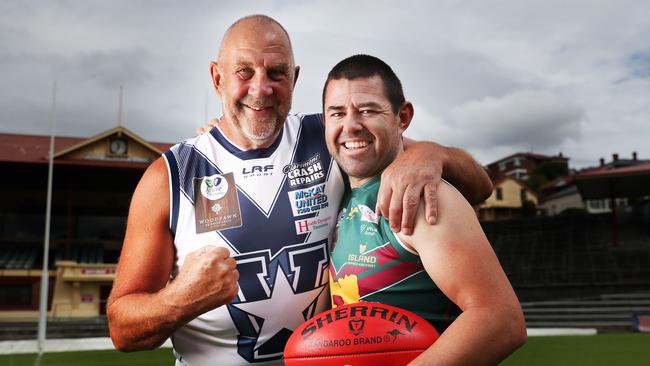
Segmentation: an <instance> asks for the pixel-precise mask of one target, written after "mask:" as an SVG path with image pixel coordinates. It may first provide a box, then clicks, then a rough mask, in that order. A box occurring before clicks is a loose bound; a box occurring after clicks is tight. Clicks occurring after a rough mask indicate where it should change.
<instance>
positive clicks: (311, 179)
mask: <svg viewBox="0 0 650 366" xmlns="http://www.w3.org/2000/svg"><path fill="white" fill-rule="evenodd" d="M282 172H283V173H284V174H286V175H287V182H289V187H291V188H295V187H300V186H306V185H310V184H314V183H318V182H322V181H323V180H325V171H324V170H323V163H322V161H321V159H320V154H315V155H314V156H312V157H311V158H309V160H307V161H304V162H302V163H293V164H289V165H285V166H284V168H283V169H282Z"/></svg>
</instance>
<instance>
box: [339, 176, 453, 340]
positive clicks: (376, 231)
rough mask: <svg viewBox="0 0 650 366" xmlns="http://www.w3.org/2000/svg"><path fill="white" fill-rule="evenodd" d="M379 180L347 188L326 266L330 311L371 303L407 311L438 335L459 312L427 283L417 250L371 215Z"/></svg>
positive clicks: (381, 220) (384, 223)
mask: <svg viewBox="0 0 650 366" xmlns="http://www.w3.org/2000/svg"><path fill="white" fill-rule="evenodd" d="M379 182H380V177H379V176H376V177H374V178H372V180H370V181H368V182H366V183H365V184H363V185H362V186H361V187H358V188H354V189H352V191H351V192H350V193H349V194H348V195H347V197H346V198H345V200H344V202H343V206H344V208H343V209H342V210H341V213H340V214H339V220H338V224H337V234H338V235H337V236H338V238H337V240H336V243H335V246H334V250H333V251H332V257H331V258H332V260H331V263H330V289H331V295H332V307H336V306H337V305H343V304H350V303H355V302H359V301H376V302H380V303H384V304H388V305H393V306H397V307H400V308H403V309H407V310H410V311H412V312H414V313H416V314H418V315H420V316H422V317H423V318H425V319H427V320H429V322H431V323H432V324H433V325H434V326H435V327H436V329H438V331H439V332H442V331H444V330H445V329H446V328H447V326H449V324H450V323H451V322H452V321H453V320H454V319H456V317H457V316H458V315H459V314H460V309H459V308H458V307H457V306H456V305H455V304H454V303H453V302H452V301H451V300H449V298H447V297H446V296H445V295H444V294H443V293H442V291H440V289H438V287H437V286H436V284H435V283H434V282H433V281H432V280H431V277H429V275H428V274H427V272H426V270H425V269H424V267H423V265H422V261H421V260H420V257H419V256H418V254H417V252H415V251H414V250H413V249H411V248H409V247H408V246H406V245H405V244H404V243H402V242H401V241H400V239H399V238H398V237H397V236H396V235H394V233H393V232H392V231H391V230H390V226H389V224H388V221H387V220H386V219H385V218H383V217H378V216H377V215H376V214H375V212H374V211H373V209H374V208H375V204H376V201H377V193H378V191H379ZM431 245H435V243H431Z"/></svg>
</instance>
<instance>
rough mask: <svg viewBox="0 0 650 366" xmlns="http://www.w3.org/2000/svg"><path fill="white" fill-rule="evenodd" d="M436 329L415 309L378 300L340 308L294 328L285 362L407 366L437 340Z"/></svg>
mask: <svg viewBox="0 0 650 366" xmlns="http://www.w3.org/2000/svg"><path fill="white" fill-rule="evenodd" d="M438 336H439V334H438V332H437V331H436V329H435V328H434V327H433V326H432V325H431V324H430V323H429V322H428V321H426V320H425V319H423V318H422V317H420V316H418V315H416V314H413V313H412V312H410V311H406V310H404V309H400V308H397V307H394V306H390V305H385V304H380V303H376V302H360V303H356V304H349V305H343V306H339V307H337V308H335V309H332V310H328V311H326V312H323V313H320V314H318V315H316V316H315V317H313V318H311V319H309V320H307V321H306V322H304V323H303V324H301V325H300V326H299V327H298V328H296V330H295V331H294V332H293V334H292V335H291V337H289V340H288V342H287V346H286V347H285V349H284V363H285V365H286V366H301V365H327V366H332V365H351V366H381V365H386V366H388V365H390V366H396V365H406V364H407V363H409V362H410V361H412V360H413V359H414V358H415V357H417V356H418V355H419V354H420V353H422V351H424V350H426V349H427V348H429V346H431V344H433V342H435V341H436V339H438Z"/></svg>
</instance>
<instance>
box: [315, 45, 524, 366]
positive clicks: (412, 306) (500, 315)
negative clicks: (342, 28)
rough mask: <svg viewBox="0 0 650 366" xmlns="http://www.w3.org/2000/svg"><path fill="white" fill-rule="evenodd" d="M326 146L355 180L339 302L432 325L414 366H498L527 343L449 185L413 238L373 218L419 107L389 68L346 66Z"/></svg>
mask: <svg viewBox="0 0 650 366" xmlns="http://www.w3.org/2000/svg"><path fill="white" fill-rule="evenodd" d="M323 110H324V112H323V113H324V117H325V135H326V140H327V147H328V149H329V151H330V153H331V154H332V156H333V157H334V158H335V159H336V161H337V162H338V164H339V166H340V167H341V169H343V171H345V172H346V173H347V174H348V176H349V178H350V186H351V188H352V189H351V192H350V193H349V194H348V195H347V197H346V200H345V203H344V208H343V210H342V212H341V214H340V216H339V220H338V225H337V226H338V239H337V242H336V243H335V246H334V250H333V252H332V261H331V265H330V283H331V287H332V289H331V290H332V291H331V293H332V302H333V305H334V306H336V305H341V304H345V303H354V302H358V301H378V302H383V303H387V304H390V305H394V306H398V307H402V308H405V309H409V310H412V311H414V312H416V313H418V314H420V315H421V316H423V317H424V318H426V319H428V320H429V321H430V322H431V323H432V324H433V325H434V326H436V328H437V329H438V330H439V331H440V332H441V333H442V335H441V337H440V338H439V339H438V341H436V342H435V343H434V344H433V346H431V347H430V348H429V349H428V350H427V351H425V352H424V353H423V354H422V355H421V356H420V357H418V358H417V359H416V360H414V361H413V362H412V365H494V364H497V363H498V362H499V361H500V360H502V359H503V358H505V357H506V356H507V355H508V354H510V353H511V352H512V351H514V350H515V349H516V348H517V347H519V346H520V345H521V344H522V342H523V340H524V339H525V337H526V328H525V324H524V317H523V313H522V311H521V307H520V306H519V302H518V300H517V297H516V296H515V293H514V291H513V290H512V287H511V286H510V283H509V282H508V279H507V277H506V276H505V273H504V272H503V270H502V269H501V266H500V265H499V261H498V260H497V258H496V256H495V254H494V252H493V251H492V248H491V247H490V244H489V243H488V241H487V239H486V238H485V235H484V234H483V231H482V230H481V226H480V225H479V223H478V221H477V219H476V215H475V213H474V210H473V209H472V207H471V206H470V205H469V203H468V202H467V201H466V200H465V199H464V198H463V196H462V195H461V194H460V193H459V192H458V191H457V190H455V189H454V188H453V187H452V186H451V185H450V184H448V183H446V182H444V183H441V184H440V186H439V189H438V203H439V207H440V210H439V217H438V223H437V224H436V225H433V226H432V225H428V224H427V223H426V220H425V217H424V212H423V211H422V210H421V211H420V212H419V213H418V215H417V217H416V224H415V229H414V232H413V234H412V235H405V234H404V233H393V232H392V231H391V230H390V227H389V225H388V222H387V221H386V219H385V218H383V217H378V216H377V215H376V214H375V212H373V209H372V208H373V207H375V203H376V202H375V201H376V199H377V193H378V191H379V183H380V176H379V174H380V173H381V171H382V170H383V169H384V168H385V167H386V166H388V164H390V163H391V162H392V161H393V160H395V158H396V157H397V156H398V154H399V153H400V151H401V150H402V148H403V146H402V133H403V132H404V130H406V128H407V127H408V126H409V124H410V122H411V118H412V117H413V105H412V104H411V103H410V102H408V101H406V100H405V99H404V95H403V93H402V86H401V83H400V81H399V79H398V78H397V76H396V75H395V73H394V72H393V71H392V69H391V68H390V67H389V66H388V65H386V63H384V62H383V61H381V60H379V59H378V58H376V57H372V56H367V55H356V56H352V57H349V58H347V59H345V60H343V61H341V62H340V63H338V64H337V65H336V66H334V68H333V69H332V71H331V72H330V73H329V75H328V78H327V81H326V83H325V88H324V91H323Z"/></svg>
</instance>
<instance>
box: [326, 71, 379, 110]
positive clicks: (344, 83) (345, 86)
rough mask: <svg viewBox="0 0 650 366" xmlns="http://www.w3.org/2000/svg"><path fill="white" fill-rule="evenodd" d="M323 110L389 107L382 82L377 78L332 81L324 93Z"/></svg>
mask: <svg viewBox="0 0 650 366" xmlns="http://www.w3.org/2000/svg"><path fill="white" fill-rule="evenodd" d="M324 102H325V105H324V107H325V109H327V108H330V107H333V108H338V107H344V106H346V105H355V106H360V105H367V104H376V105H381V106H390V101H389V100H388V97H387V96H386V93H385V91H384V82H383V81H382V80H381V78H380V77H379V76H376V75H375V76H372V77H369V78H354V79H345V78H342V79H332V80H330V81H329V83H328V84H327V89H326V91H325V99H324Z"/></svg>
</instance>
